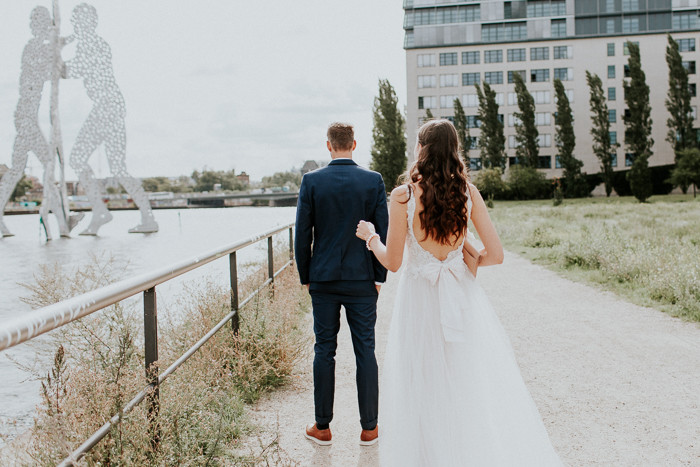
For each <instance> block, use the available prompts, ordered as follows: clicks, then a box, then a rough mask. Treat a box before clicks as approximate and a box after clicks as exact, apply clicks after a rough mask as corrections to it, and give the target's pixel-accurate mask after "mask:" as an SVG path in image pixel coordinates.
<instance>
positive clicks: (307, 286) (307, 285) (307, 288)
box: [304, 284, 310, 292]
mask: <svg viewBox="0 0 700 467" xmlns="http://www.w3.org/2000/svg"><path fill="white" fill-rule="evenodd" d="M309 285H310V284H304V287H306V291H307V292H309Z"/></svg>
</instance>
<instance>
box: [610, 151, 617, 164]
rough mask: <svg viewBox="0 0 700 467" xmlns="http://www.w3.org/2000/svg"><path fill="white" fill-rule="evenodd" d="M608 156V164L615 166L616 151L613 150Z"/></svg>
mask: <svg viewBox="0 0 700 467" xmlns="http://www.w3.org/2000/svg"><path fill="white" fill-rule="evenodd" d="M610 158H611V161H610V165H612V166H613V167H617V153H616V152H614V153H612V154H610Z"/></svg>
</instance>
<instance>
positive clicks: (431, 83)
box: [418, 75, 437, 89]
mask: <svg viewBox="0 0 700 467" xmlns="http://www.w3.org/2000/svg"><path fill="white" fill-rule="evenodd" d="M435 86H437V78H436V77H435V75H419V76H418V89H423V88H434V87H435Z"/></svg>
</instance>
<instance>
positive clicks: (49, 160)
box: [0, 6, 82, 239]
mask: <svg viewBox="0 0 700 467" xmlns="http://www.w3.org/2000/svg"><path fill="white" fill-rule="evenodd" d="M30 27H31V30H32V35H33V36H34V37H33V38H32V39H30V40H29V42H28V43H27V45H26V46H25V48H24V51H23V53H22V72H21V74H20V80H19V81H20V88H19V96H20V97H19V101H18V103H17V110H16V111H15V128H16V130H17V136H16V137H15V142H14V148H13V152H12V168H11V169H10V170H9V171H8V172H7V173H6V174H5V175H4V176H3V178H2V180H1V181H0V235H2V236H3V237H8V236H11V235H12V233H11V232H10V231H9V230H8V229H7V227H6V226H5V224H4V222H3V220H2V216H3V212H4V210H5V205H6V204H7V202H8V200H9V199H10V196H11V195H12V192H13V191H14V189H15V186H16V185H17V183H18V182H19V181H20V179H21V178H22V175H23V174H24V169H25V167H26V165H27V158H28V157H29V153H30V152H31V153H33V154H34V155H35V156H36V157H37V158H38V159H39V161H41V164H42V166H43V168H44V177H43V184H44V199H43V201H42V203H41V208H40V211H39V213H40V215H41V219H42V222H43V225H44V229H45V230H46V237H47V239H51V238H52V237H51V231H50V228H49V226H48V222H47V221H48V214H49V211H51V212H53V213H54V214H55V215H56V218H57V219H58V226H59V231H60V234H61V236H68V235H69V234H70V230H71V229H72V228H73V226H75V224H77V222H78V221H79V220H80V218H81V217H82V214H79V215H73V216H69V213H68V212H67V209H66V207H67V203H65V199H64V197H62V196H61V192H60V190H59V189H58V187H57V186H56V182H55V178H54V177H55V173H54V172H55V158H54V154H53V153H52V151H51V149H50V147H49V144H48V143H47V141H46V138H45V137H44V135H43V134H42V132H41V129H40V128H39V121H38V114H39V106H40V104H41V94H42V91H43V88H44V83H45V82H46V81H49V80H51V79H52V71H53V70H54V69H55V67H54V60H55V59H56V57H57V56H58V55H57V53H55V52H56V51H55V48H54V46H53V41H52V37H53V36H54V35H55V34H54V32H55V31H54V30H53V29H54V27H53V25H52V20H51V15H50V13H49V10H47V9H46V8H44V7H42V6H39V7H36V8H34V10H32V13H31V16H30ZM56 35H57V34H56ZM58 58H59V59H60V56H58Z"/></svg>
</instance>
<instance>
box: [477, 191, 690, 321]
mask: <svg viewBox="0 0 700 467" xmlns="http://www.w3.org/2000/svg"><path fill="white" fill-rule="evenodd" d="M490 215H491V217H492V219H493V221H494V223H495V225H496V228H497V230H498V232H499V235H500V236H501V239H502V240H503V243H504V245H505V246H506V247H507V248H509V249H511V250H513V251H515V252H519V253H521V254H523V255H525V256H526V257H528V258H530V259H532V260H534V261H535V262H538V263H541V264H545V265H548V266H550V267H554V268H555V269H558V270H561V271H565V272H566V273H568V274H570V275H571V276H573V277H576V278H583V279H584V280H586V281H590V282H595V283H599V284H602V285H603V286H604V287H606V288H608V289H610V290H613V291H615V292H617V293H620V294H622V295H623V296H625V297H626V298H628V299H631V300H632V301H634V302H636V303H640V304H643V305H648V306H654V307H656V308H659V309H661V310H663V311H666V312H668V313H670V314H671V315H673V316H678V317H681V318H683V319H687V320H692V321H700V201H695V200H693V199H692V197H690V196H669V197H654V198H652V202H651V203H644V204H640V203H634V202H630V201H629V200H628V199H626V198H621V199H609V200H603V199H590V200H576V201H575V202H571V201H569V200H567V201H565V203H564V204H563V205H561V206H557V207H554V206H552V205H551V203H543V202H499V203H496V206H495V208H494V209H492V210H491V211H490Z"/></svg>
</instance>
